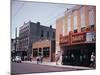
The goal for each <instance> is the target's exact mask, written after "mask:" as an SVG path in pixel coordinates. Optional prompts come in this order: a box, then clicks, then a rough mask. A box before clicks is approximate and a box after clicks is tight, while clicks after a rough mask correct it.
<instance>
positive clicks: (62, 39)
mask: <svg viewBox="0 0 100 75" xmlns="http://www.w3.org/2000/svg"><path fill="white" fill-rule="evenodd" d="M64 43H68V36H61V37H60V44H64Z"/></svg>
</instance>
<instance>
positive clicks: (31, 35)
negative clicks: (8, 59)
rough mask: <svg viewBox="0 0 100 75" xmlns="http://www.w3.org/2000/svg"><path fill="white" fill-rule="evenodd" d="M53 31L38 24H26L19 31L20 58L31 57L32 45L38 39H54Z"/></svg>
mask: <svg viewBox="0 0 100 75" xmlns="http://www.w3.org/2000/svg"><path fill="white" fill-rule="evenodd" d="M54 37H55V30H54V29H53V28H52V26H51V25H50V27H46V26H42V25H40V22H37V23H34V22H31V21H29V22H27V23H24V25H23V26H21V27H20V29H19V52H20V53H21V56H22V58H23V59H24V56H27V57H28V58H30V57H31V55H32V43H34V42H36V41H38V40H40V39H47V38H48V39H52V40H53V39H54Z"/></svg>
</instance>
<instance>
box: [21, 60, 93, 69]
mask: <svg viewBox="0 0 100 75" xmlns="http://www.w3.org/2000/svg"><path fill="white" fill-rule="evenodd" d="M22 62H23V63H33V64H37V62H36V61H32V62H31V61H22ZM40 65H48V66H55V67H67V68H74V69H83V70H92V69H93V68H90V67H80V66H71V65H60V64H59V65H56V62H43V63H40Z"/></svg>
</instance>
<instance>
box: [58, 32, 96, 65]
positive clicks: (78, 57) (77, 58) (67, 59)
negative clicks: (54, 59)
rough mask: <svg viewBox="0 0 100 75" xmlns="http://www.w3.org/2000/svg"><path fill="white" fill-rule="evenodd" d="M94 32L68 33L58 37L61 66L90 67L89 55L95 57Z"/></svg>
mask: <svg viewBox="0 0 100 75" xmlns="http://www.w3.org/2000/svg"><path fill="white" fill-rule="evenodd" d="M95 37H96V35H95V32H81V33H70V34H69V35H68V36H61V37H60V50H61V56H62V64H63V65H74V66H90V64H91V61H90V59H91V54H92V52H94V55H95V56H96V42H95Z"/></svg>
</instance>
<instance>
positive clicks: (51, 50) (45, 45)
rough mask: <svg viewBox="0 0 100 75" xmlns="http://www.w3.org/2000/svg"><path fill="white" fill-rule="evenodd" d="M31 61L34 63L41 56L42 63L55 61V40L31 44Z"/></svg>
mask: <svg viewBox="0 0 100 75" xmlns="http://www.w3.org/2000/svg"><path fill="white" fill-rule="evenodd" d="M32 50H33V51H32V54H33V60H35V61H36V57H37V56H43V61H46V62H52V61H55V58H54V57H55V40H48V39H45V40H39V41H37V42H35V43H33V44H32Z"/></svg>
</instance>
